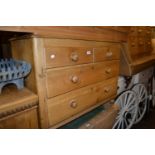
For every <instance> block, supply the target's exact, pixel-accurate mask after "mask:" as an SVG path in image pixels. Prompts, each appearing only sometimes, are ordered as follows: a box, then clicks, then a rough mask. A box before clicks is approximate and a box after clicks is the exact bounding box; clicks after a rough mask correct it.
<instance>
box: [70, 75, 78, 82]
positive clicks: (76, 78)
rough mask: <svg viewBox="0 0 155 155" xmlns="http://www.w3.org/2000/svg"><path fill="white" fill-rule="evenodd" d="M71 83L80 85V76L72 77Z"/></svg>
mask: <svg viewBox="0 0 155 155" xmlns="http://www.w3.org/2000/svg"><path fill="white" fill-rule="evenodd" d="M71 81H72V82H73V83H78V82H79V78H78V76H76V75H74V76H72V77H71Z"/></svg>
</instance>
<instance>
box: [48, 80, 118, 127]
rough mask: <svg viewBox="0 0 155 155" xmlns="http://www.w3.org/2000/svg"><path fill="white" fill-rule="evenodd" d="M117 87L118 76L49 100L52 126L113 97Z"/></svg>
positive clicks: (49, 115) (49, 114)
mask: <svg viewBox="0 0 155 155" xmlns="http://www.w3.org/2000/svg"><path fill="white" fill-rule="evenodd" d="M116 89H117V78H112V79H109V80H106V81H103V82H101V83H97V84H95V85H91V86H87V87H84V88H81V89H77V90H75V91H72V92H69V93H66V94H63V95H60V96H57V97H54V98H52V99H50V100H47V106H48V117H49V124H50V126H53V125H56V124H57V123H60V122H62V121H64V120H66V119H68V118H70V117H72V116H74V115H76V114H78V113H80V112H82V111H84V110H86V109H88V108H91V107H92V106H94V105H95V104H97V103H100V102H104V100H107V99H108V98H110V97H113V96H114V95H116Z"/></svg>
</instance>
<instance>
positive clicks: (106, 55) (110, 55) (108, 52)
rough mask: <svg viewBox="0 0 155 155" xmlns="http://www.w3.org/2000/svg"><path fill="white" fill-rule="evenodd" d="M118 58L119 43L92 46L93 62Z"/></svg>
mask: <svg viewBox="0 0 155 155" xmlns="http://www.w3.org/2000/svg"><path fill="white" fill-rule="evenodd" d="M118 59H120V46H119V45H112V46H105V47H98V48H94V61H95V62H100V61H105V60H118Z"/></svg>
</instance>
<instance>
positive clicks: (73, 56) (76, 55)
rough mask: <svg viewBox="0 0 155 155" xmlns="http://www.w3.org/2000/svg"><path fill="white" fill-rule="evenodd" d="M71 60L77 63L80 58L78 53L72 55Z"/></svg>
mask: <svg viewBox="0 0 155 155" xmlns="http://www.w3.org/2000/svg"><path fill="white" fill-rule="evenodd" d="M70 58H71V60H72V61H74V62H77V61H78V60H79V56H78V54H77V53H72V54H71V56H70Z"/></svg>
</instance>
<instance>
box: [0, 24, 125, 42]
mask: <svg viewBox="0 0 155 155" xmlns="http://www.w3.org/2000/svg"><path fill="white" fill-rule="evenodd" d="M0 30H1V31H14V32H27V33H32V34H34V35H37V36H40V37H50V38H64V39H65V38H68V39H82V40H96V41H112V42H120V41H126V39H127V33H126V32H127V31H128V28H127V27H112V26H110V27H108V26H105V27H104V26H1V27H0Z"/></svg>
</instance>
